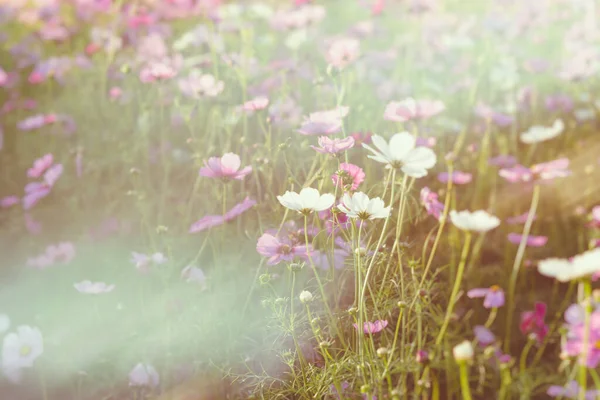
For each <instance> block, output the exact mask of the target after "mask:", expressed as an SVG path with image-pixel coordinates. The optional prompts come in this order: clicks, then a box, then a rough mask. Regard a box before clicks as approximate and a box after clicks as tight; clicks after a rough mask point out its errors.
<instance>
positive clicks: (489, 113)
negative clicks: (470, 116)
mask: <svg viewBox="0 0 600 400" xmlns="http://www.w3.org/2000/svg"><path fill="white" fill-rule="evenodd" d="M475 115H477V116H478V117H480V118H482V119H484V120H486V121H491V122H493V123H494V124H496V125H498V126H499V127H506V126H509V125H511V124H512V123H513V122H514V121H515V119H514V118H513V117H512V116H511V115H508V114H504V113H501V112H498V111H495V110H493V109H492V108H491V107H489V106H487V105H485V104H483V103H479V104H478V105H477V106H476V107H475Z"/></svg>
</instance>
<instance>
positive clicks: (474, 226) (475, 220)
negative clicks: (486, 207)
mask: <svg viewBox="0 0 600 400" xmlns="http://www.w3.org/2000/svg"><path fill="white" fill-rule="evenodd" d="M450 220H451V221H452V223H453V224H454V226H456V227H457V228H458V229H462V230H464V231H475V232H487V231H489V230H492V229H494V228H496V227H498V225H500V220H499V219H498V218H497V217H495V216H493V215H491V214H488V213H487V212H486V211H483V210H477V211H473V212H471V211H467V210H465V211H458V212H457V211H455V210H452V211H450Z"/></svg>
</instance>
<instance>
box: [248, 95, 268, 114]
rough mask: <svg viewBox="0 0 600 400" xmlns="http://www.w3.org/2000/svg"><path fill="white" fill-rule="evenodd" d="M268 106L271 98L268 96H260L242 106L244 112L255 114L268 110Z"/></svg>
mask: <svg viewBox="0 0 600 400" xmlns="http://www.w3.org/2000/svg"><path fill="white" fill-rule="evenodd" d="M268 105H269V98H268V97H266V96H259V97H256V98H254V99H252V100H248V101H247V102H245V103H244V104H242V110H244V111H248V112H253V111H257V110H263V109H265V108H267V106H268Z"/></svg>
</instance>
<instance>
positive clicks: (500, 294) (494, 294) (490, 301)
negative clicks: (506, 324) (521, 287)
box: [467, 285, 504, 308]
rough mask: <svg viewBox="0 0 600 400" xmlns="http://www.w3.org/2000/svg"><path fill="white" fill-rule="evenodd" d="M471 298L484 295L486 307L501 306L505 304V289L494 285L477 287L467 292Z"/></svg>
mask: <svg viewBox="0 0 600 400" xmlns="http://www.w3.org/2000/svg"><path fill="white" fill-rule="evenodd" d="M467 296H469V298H471V299H474V298H478V297H483V298H484V299H483V306H484V307H485V308H499V307H502V306H503V305H504V290H502V288H501V287H500V286H497V285H493V286H490V287H489V288H476V289H471V290H469V291H468V292H467Z"/></svg>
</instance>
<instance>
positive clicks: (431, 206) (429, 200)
mask: <svg viewBox="0 0 600 400" xmlns="http://www.w3.org/2000/svg"><path fill="white" fill-rule="evenodd" d="M420 197H421V204H423V206H424V207H425V210H426V211H427V214H429V215H431V216H433V217H435V218H436V219H438V220H439V219H440V217H441V216H442V214H443V213H444V204H443V203H441V202H440V201H439V200H438V194H437V193H435V192H432V191H431V189H429V188H428V187H424V188H423V189H421V194H420Z"/></svg>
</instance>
